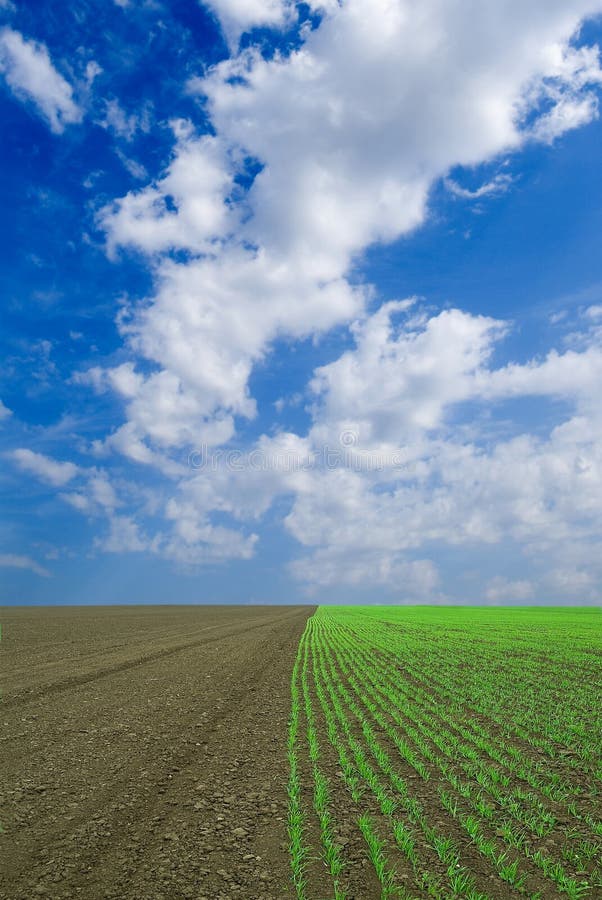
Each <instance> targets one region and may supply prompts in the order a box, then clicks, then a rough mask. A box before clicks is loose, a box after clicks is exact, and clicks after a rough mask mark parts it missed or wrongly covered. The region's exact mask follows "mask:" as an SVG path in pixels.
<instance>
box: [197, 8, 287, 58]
mask: <svg viewBox="0 0 602 900" xmlns="http://www.w3.org/2000/svg"><path fill="white" fill-rule="evenodd" d="M204 2H205V5H206V6H208V7H209V9H211V10H212V12H214V13H215V15H216V16H217V17H218V19H219V21H220V23H221V26H222V29H223V32H224V34H225V36H226V38H227V40H228V43H229V44H230V46H231V48H232V49H236V45H237V44H238V41H239V39H240V36H241V34H243V33H244V32H245V31H250V30H251V29H252V28H256V27H268V28H281V27H283V26H284V25H285V24H287V23H290V22H291V21H292V17H293V12H294V4H293V3H292V2H291V0H204Z"/></svg>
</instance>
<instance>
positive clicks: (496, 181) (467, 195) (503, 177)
mask: <svg viewBox="0 0 602 900" xmlns="http://www.w3.org/2000/svg"><path fill="white" fill-rule="evenodd" d="M513 180H514V179H513V177H512V175H507V174H505V173H501V174H498V175H496V176H495V177H494V178H492V179H491V181H487V182H486V183H485V184H481V185H479V187H478V188H475V189H474V190H469V189H468V188H464V187H462V186H461V185H460V184H458V182H457V181H454V179H453V178H446V179H445V186H446V188H447V189H448V191H450V193H452V194H453V195H454V196H455V197H461V198H462V199H463V200H480V199H481V198H482V197H491V196H492V195H496V194H503V193H505V191H507V190H508V189H509V187H510V185H511V184H512V182H513Z"/></svg>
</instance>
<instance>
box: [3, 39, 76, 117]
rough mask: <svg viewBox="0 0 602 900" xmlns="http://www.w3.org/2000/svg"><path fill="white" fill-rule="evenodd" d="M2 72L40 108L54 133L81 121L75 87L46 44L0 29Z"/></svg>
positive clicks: (20, 94)
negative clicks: (58, 68) (75, 99)
mask: <svg viewBox="0 0 602 900" xmlns="http://www.w3.org/2000/svg"><path fill="white" fill-rule="evenodd" d="M0 72H2V73H3V74H4V77H5V79H6V83H7V84H8V86H9V87H10V89H11V90H12V91H13V93H14V94H15V95H16V96H17V97H19V98H21V99H26V100H30V101H31V102H32V103H33V104H34V106H36V107H37V109H38V112H39V113H40V114H41V115H42V116H43V117H44V118H45V119H46V120H47V122H48V124H49V125H50V129H51V131H53V132H54V133H55V134H60V133H61V132H62V131H64V129H65V127H66V126H67V125H70V124H72V123H75V122H80V121H81V120H82V117H83V113H82V110H81V109H80V107H79V106H78V105H77V103H76V102H75V101H74V99H73V88H72V87H71V85H70V84H69V82H68V81H66V80H65V78H63V76H62V75H61V74H60V73H59V72H58V71H57V70H56V68H55V67H54V66H53V64H52V60H51V59H50V54H49V53H48V49H47V47H46V46H45V45H44V44H41V43H39V42H38V41H28V40H26V39H25V38H24V37H23V36H22V35H21V34H20V33H19V32H18V31H14V30H13V29H12V28H9V27H4V28H2V29H0Z"/></svg>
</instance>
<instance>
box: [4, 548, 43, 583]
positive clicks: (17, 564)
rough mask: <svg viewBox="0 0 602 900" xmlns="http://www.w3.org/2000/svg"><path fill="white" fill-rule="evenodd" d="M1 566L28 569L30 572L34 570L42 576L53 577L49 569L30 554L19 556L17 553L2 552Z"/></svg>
mask: <svg viewBox="0 0 602 900" xmlns="http://www.w3.org/2000/svg"><path fill="white" fill-rule="evenodd" d="M0 566H2V567H5V568H11V569H28V570H29V571H30V572H33V573H34V574H35V575H40V576H41V577H42V578H51V577H52V576H51V573H50V572H49V571H48V569H45V568H44V567H43V566H41V565H39V563H37V562H36V561H35V559H32V558H31V557H30V556H19V555H17V554H15V553H0Z"/></svg>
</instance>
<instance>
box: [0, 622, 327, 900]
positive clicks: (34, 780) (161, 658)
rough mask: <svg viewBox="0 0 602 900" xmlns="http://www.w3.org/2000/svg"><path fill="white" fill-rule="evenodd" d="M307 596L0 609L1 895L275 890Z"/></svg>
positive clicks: (284, 881)
mask: <svg viewBox="0 0 602 900" xmlns="http://www.w3.org/2000/svg"><path fill="white" fill-rule="evenodd" d="M312 611H313V610H312V609H311V608H309V607H303V608H299V607H296V608H295V607H280V608H275V607H271V608H270V607H263V608H262V607H254V608H253V607H130V608H126V607H104V608H89V609H84V608H79V609H73V608H71V609H68V608H63V609H57V608H55V609H11V608H5V609H3V610H2V611H1V616H0V621H1V622H2V642H1V643H0V668H1V671H2V675H1V682H2V693H3V700H2V704H1V706H0V710H1V718H0V721H1V723H2V729H1V731H0V738H1V743H0V821H1V822H2V831H3V833H2V834H0V897H1V898H2V900H36V898H39V897H42V898H45V900H59V898H60V900H62V898H85V900H104V898H114V900H133V898H135V900H174V898H178V900H181V898H193V900H200V898H206V900H230V898H236V897H245V898H251V897H253V898H255V900H259V898H262V900H263V898H265V900H269V898H272V900H276V898H278V897H281V896H293V895H292V893H289V884H290V877H289V863H288V855H287V837H286V791H285V787H286V779H287V762H286V747H285V744H286V729H287V720H288V714H289V706H290V700H289V689H290V674H291V669H292V667H293V663H294V659H295V653H296V650H297V646H298V643H299V638H300V636H301V634H302V633H303V629H304V627H305V622H306V620H307V617H308V616H309V615H311V613H312Z"/></svg>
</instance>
